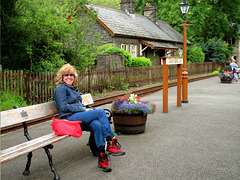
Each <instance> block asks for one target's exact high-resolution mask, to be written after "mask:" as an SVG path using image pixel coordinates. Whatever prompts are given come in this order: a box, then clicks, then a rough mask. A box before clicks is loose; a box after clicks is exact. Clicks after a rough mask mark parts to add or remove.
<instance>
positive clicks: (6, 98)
mask: <svg viewBox="0 0 240 180" xmlns="http://www.w3.org/2000/svg"><path fill="white" fill-rule="evenodd" d="M0 94H1V96H0V100H1V111H5V110H9V109H13V106H14V105H16V106H18V107H24V106H27V102H26V101H24V99H23V98H22V97H20V96H19V95H18V93H17V92H9V91H1V93H0Z"/></svg>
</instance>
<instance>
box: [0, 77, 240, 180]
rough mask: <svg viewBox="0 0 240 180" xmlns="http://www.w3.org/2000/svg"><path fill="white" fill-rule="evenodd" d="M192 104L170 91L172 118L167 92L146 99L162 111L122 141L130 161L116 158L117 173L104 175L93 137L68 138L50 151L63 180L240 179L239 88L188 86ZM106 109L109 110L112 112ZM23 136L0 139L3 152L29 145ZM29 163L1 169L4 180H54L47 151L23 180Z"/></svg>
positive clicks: (47, 127) (214, 83) (41, 129)
mask: <svg viewBox="0 0 240 180" xmlns="http://www.w3.org/2000/svg"><path fill="white" fill-rule="evenodd" d="M188 85H189V86H188V90H189V91H188V100H189V103H185V104H182V107H177V97H176V96H177V88H176V87H171V88H169V92H168V93H169V94H168V95H169V96H168V100H169V101H168V113H163V112H162V91H158V92H156V93H154V94H151V95H147V96H145V97H142V98H141V100H149V101H152V102H154V103H155V104H156V105H157V112H156V113H155V114H153V115H149V116H148V120H147V125H146V131H145V132H144V133H142V134H137V135H118V136H117V137H118V139H119V141H120V143H121V145H122V149H124V150H125V151H126V155H125V156H122V157H115V156H111V160H110V164H111V167H112V172H110V173H105V172H102V170H101V169H100V168H98V167H97V158H96V157H94V156H92V154H91V152H90V150H89V147H88V146H87V145H86V144H87V141H88V137H89V133H88V132H84V133H83V135H82V137H80V138H73V137H70V138H67V139H65V140H63V141H60V142H57V143H55V144H54V149H52V150H51V153H52V155H53V161H54V165H55V167H56V169H57V171H58V173H59V175H60V177H61V179H62V180H80V179H82V180H95V179H96V180H103V179H104V180H105V179H112V180H195V179H196V180H206V179H209V180H228V179H234V180H238V179H240V82H235V81H234V82H232V83H231V84H222V83H220V80H219V78H218V77H212V78H209V79H205V80H200V81H195V82H191V83H189V84H188ZM109 106H110V105H106V106H104V107H109ZM29 129H30V134H35V135H34V137H37V136H38V135H44V134H45V133H47V132H50V131H51V122H45V123H42V124H40V125H36V126H33V127H30V128H29ZM24 141H25V138H24V137H23V132H22V130H17V131H15V132H11V133H8V134H5V135H2V136H1V147H2V148H3V149H4V148H7V147H9V146H12V145H14V144H16V143H19V142H24ZM25 163H26V157H25V156H23V157H20V158H17V159H14V160H12V161H10V162H8V163H5V164H3V165H1V179H2V180H18V179H21V180H38V179H39V180H48V179H53V174H52V172H51V170H50V168H49V165H48V161H47V157H46V155H45V153H44V151H43V150H42V149H41V150H37V151H35V152H34V154H33V160H32V165H31V169H30V170H31V174H30V175H29V176H23V175H22V174H21V173H22V171H23V170H24V168H25Z"/></svg>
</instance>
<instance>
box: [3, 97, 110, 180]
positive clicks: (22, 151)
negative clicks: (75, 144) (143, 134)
mask: <svg viewBox="0 0 240 180" xmlns="http://www.w3.org/2000/svg"><path fill="white" fill-rule="evenodd" d="M82 99H83V104H84V105H85V106H86V107H90V105H91V104H93V103H94V102H93V99H92V96H91V94H84V95H82ZM104 110H105V111H106V113H107V116H108V119H109V121H111V116H112V115H111V111H110V110H108V109H104ZM57 114H58V111H57V108H56V106H55V103H54V101H52V102H47V103H42V104H38V105H33V106H27V107H22V108H17V109H12V110H7V111H2V112H1V129H2V128H7V127H10V126H14V125H17V124H22V125H23V127H24V129H23V130H24V136H25V137H26V138H27V140H28V141H27V142H24V143H21V144H18V145H16V146H13V147H10V148H8V149H4V150H2V151H1V164H2V163H6V162H8V161H10V160H12V159H15V158H17V157H20V156H23V155H26V154H28V155H27V157H28V159H27V164H26V167H25V171H24V172H23V175H29V174H30V170H29V169H30V165H31V158H32V152H33V151H35V150H38V149H40V148H43V149H44V150H45V153H46V154H47V157H48V160H49V165H50V168H51V170H52V172H53V173H54V179H60V177H59V175H58V173H57V171H56V169H55V168H54V165H53V161H52V155H51V154H50V151H49V149H52V148H53V145H52V144H53V143H55V142H58V141H60V140H62V139H65V138H68V137H69V135H63V136H58V135H55V134H54V133H53V132H51V133H50V134H47V135H44V136H41V137H38V138H36V139H32V138H31V136H30V135H29V133H28V127H27V123H28V122H31V121H36V120H38V119H42V118H50V117H52V116H57ZM90 138H94V136H93V133H91V135H90ZM89 140H90V139H89ZM90 148H91V147H90Z"/></svg>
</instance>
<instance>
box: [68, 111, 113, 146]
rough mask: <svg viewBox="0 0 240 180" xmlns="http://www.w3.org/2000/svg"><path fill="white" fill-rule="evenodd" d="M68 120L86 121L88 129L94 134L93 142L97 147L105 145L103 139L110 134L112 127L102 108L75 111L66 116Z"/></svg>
mask: <svg viewBox="0 0 240 180" xmlns="http://www.w3.org/2000/svg"><path fill="white" fill-rule="evenodd" d="M67 120H70V121H83V122H85V123H86V125H87V127H88V129H87V130H89V131H92V132H93V134H94V138H95V142H96V145H97V148H98V149H102V147H105V139H104V138H106V137H108V136H111V134H112V129H111V126H110V123H109V121H108V118H107V115H106V113H105V111H104V110H103V109H95V110H91V111H83V112H77V113H74V114H72V115H69V116H68V117H67Z"/></svg>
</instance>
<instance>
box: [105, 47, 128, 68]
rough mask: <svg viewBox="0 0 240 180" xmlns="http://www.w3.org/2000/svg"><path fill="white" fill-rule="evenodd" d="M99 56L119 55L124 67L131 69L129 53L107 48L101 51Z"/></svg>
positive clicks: (116, 48) (115, 48)
mask: <svg viewBox="0 0 240 180" xmlns="http://www.w3.org/2000/svg"><path fill="white" fill-rule="evenodd" d="M101 54H119V55H121V56H124V61H125V67H131V65H132V58H131V54H130V52H128V51H125V50H123V49H120V48H118V47H109V48H108V49H106V50H104V51H102V52H101Z"/></svg>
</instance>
